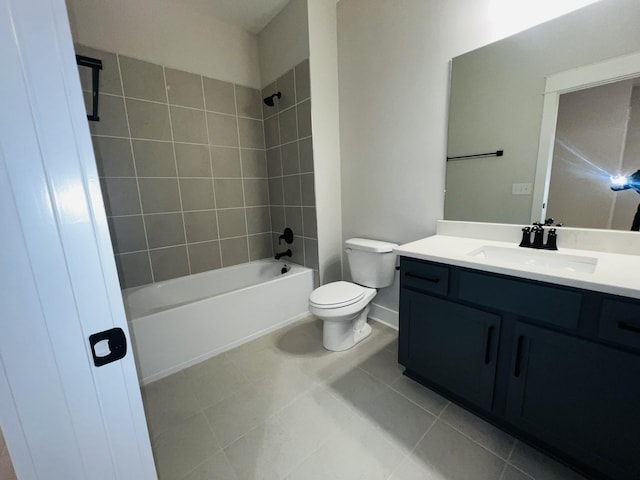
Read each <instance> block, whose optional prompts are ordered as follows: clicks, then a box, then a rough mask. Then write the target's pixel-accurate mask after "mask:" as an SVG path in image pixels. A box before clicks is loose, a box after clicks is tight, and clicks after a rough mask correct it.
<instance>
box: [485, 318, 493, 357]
mask: <svg viewBox="0 0 640 480" xmlns="http://www.w3.org/2000/svg"><path fill="white" fill-rule="evenodd" d="M492 338H493V325H490V326H489V328H488V329H487V341H486V346H485V348H484V364H485V365H489V364H490V363H491V339H492Z"/></svg>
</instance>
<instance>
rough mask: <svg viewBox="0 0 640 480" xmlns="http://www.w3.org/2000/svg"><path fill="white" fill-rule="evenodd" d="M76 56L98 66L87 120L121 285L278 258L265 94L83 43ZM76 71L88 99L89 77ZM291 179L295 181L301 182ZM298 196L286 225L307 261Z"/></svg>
mask: <svg viewBox="0 0 640 480" xmlns="http://www.w3.org/2000/svg"><path fill="white" fill-rule="evenodd" d="M76 51H77V53H79V54H82V55H87V56H90V57H96V58H100V59H101V60H102V62H103V70H102V71H101V81H100V83H101V85H100V99H99V102H100V104H99V105H100V109H99V116H100V122H90V123H89V125H90V130H91V134H92V138H93V145H94V150H95V155H96V161H97V166H98V170H99V174H100V180H101V182H102V186H103V195H104V200H105V207H106V211H107V217H108V221H109V227H110V231H111V237H112V242H113V248H114V252H115V256H116V263H117V266H118V273H119V275H120V282H121V285H122V287H123V288H127V287H133V286H137V285H142V284H146V283H151V282H156V281H161V280H166V279H169V278H174V277H178V276H183V275H189V274H192V273H198V272H202V271H205V270H211V269H216V268H220V267H224V266H229V265H234V264H238V263H243V262H248V261H251V260H257V259H260V258H265V257H270V256H272V255H273V250H272V232H273V229H272V227H271V218H270V214H271V209H270V200H269V193H270V188H269V179H268V169H267V162H266V157H265V141H264V128H263V119H262V108H261V105H262V98H261V93H260V91H259V90H256V89H251V88H248V87H244V86H240V85H234V84H232V83H228V82H223V81H220V80H215V79H211V78H206V77H202V76H200V75H195V74H192V73H187V72H182V71H179V70H173V69H170V68H165V67H163V66H161V65H154V64H151V63H147V62H143V61H140V60H136V59H133V58H129V57H125V56H122V55H116V54H112V53H108V52H104V51H99V50H94V49H91V48H88V47H84V46H77V47H76ZM300 68H301V69H303V68H304V67H303V66H300ZM307 69H308V67H307ZM79 71H80V77H81V82H82V86H83V90H84V91H85V98H86V99H87V101H89V98H90V94H89V92H90V90H91V80H90V73H89V71H88V69H84V68H80V69H79ZM300 71H301V72H302V70H300ZM291 75H293V74H291ZM300 75H301V77H300V78H302V73H301V74H300ZM306 78H308V74H306ZM307 83H308V81H307ZM301 88H307V90H308V87H301ZM291 95H293V92H292V91H287V96H288V97H290V96H291ZM307 97H308V94H307ZM298 108H299V109H300V110H301V112H302V114H303V115H304V114H305V113H304V108H305V107H304V106H303V105H300V106H299V107H293V110H292V112H291V113H289V114H288V116H289V120H288V121H289V124H290V126H289V127H287V128H293V129H295V125H296V121H297V119H296V112H297V109H298ZM283 114H286V112H283ZM276 121H277V117H276ZM305 121H306V122H307V124H308V119H305V120H303V121H302V122H301V124H304V122H305ZM289 135H293V134H289ZM296 138H297V137H296ZM306 148H308V147H306ZM308 163H309V160H305V164H308ZM295 173H296V176H295V179H294V178H290V179H288V180H287V182H288V183H289V182H290V183H292V184H293V183H296V182H298V183H299V184H300V183H301V178H302V175H300V172H299V171H296V172H295ZM279 178H280V179H281V181H282V179H283V178H288V177H282V172H280V175H279ZM307 183H308V182H307ZM291 188H294V187H291ZM297 192H298V193H296V194H294V195H291V194H290V193H289V194H288V195H287V198H289V200H290V201H292V202H295V205H296V207H295V210H296V212H295V213H293V210H292V212H291V213H290V214H289V215H290V217H289V218H291V219H293V218H295V219H296V222H297V224H296V225H297V226H296V228H297V233H298V235H299V238H298V239H296V243H297V245H296V247H297V246H298V245H300V247H301V249H300V252H299V253H298V261H299V262H300V263H302V262H303V261H304V257H303V253H302V244H303V242H305V241H312V239H315V235H313V236H311V228H312V223H313V222H311V221H310V218H307V221H306V225H307V229H308V233H309V236H308V237H305V236H303V232H302V227H301V226H300V225H301V222H302V209H303V207H302V203H301V202H302V196H301V189H300V186H298V188H297ZM312 196H313V195H311V197H312ZM307 197H309V195H307ZM311 197H309V198H311ZM282 198H283V194H282V192H281V193H280V196H279V203H278V207H279V208H280V209H281V210H282V214H283V215H284V211H283V210H284V208H285V204H283V201H282ZM293 205H294V204H291V205H288V204H287V208H288V207H289V206H291V207H293ZM311 206H312V205H311V204H309V207H311ZM309 215H310V213H308V214H307V217H309ZM283 222H284V219H283ZM313 241H315V240H313ZM310 251H311V248H310ZM316 257H317V255H316ZM312 258H313V255H310V256H309V261H312ZM316 263H317V261H316ZM316 268H317V266H316Z"/></svg>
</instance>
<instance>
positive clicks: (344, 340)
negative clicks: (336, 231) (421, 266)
mask: <svg viewBox="0 0 640 480" xmlns="http://www.w3.org/2000/svg"><path fill="white" fill-rule="evenodd" d="M394 247H397V245H396V244H395V243H389V242H380V241H378V240H368V239H366V238H351V239H349V240H347V241H346V242H345V252H346V253H347V259H348V261H349V268H350V269H351V277H352V278H353V281H354V282H355V283H352V282H343V281H340V282H332V283H328V284H326V285H323V286H321V287H319V288H316V289H315V290H314V291H313V292H311V295H309V311H310V312H311V313H312V314H314V315H315V316H316V317H318V318H319V319H321V320H323V321H324V325H323V328H322V343H323V344H324V348H326V349H327V350H331V351H334V352H340V351H342V350H347V349H349V348H351V347H353V346H354V345H355V344H356V343H358V342H360V341H362V340H364V339H365V338H366V337H367V336H368V335H369V334H370V333H371V326H370V325H369V324H368V323H367V314H368V313H369V310H370V309H371V307H370V305H369V303H371V300H373V297H375V296H376V293H378V291H377V290H376V289H378V288H383V287H388V286H389V285H391V284H392V283H393V276H394V274H395V267H396V254H395V253H394V252H393V248H394Z"/></svg>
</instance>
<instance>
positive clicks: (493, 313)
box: [398, 257, 640, 480]
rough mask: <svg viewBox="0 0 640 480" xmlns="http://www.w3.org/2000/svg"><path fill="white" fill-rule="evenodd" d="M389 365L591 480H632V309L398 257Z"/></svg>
mask: <svg viewBox="0 0 640 480" xmlns="http://www.w3.org/2000/svg"><path fill="white" fill-rule="evenodd" d="M398 359H399V362H400V364H402V365H404V366H405V367H406V370H405V374H406V375H408V376H410V377H411V378H414V379H415V380H417V381H419V382H421V383H424V384H425V385H427V386H428V387H431V388H433V389H435V390H437V391H438V392H440V393H441V394H443V395H444V396H446V397H448V398H450V399H451V400H453V401H455V402H456V403H459V404H460V405H462V406H464V407H466V408H469V409H471V410H473V411H474V412H475V413H476V414H478V415H480V416H482V417H483V418H485V419H487V420H488V421H490V422H492V423H493V424H495V425H497V426H499V427H501V428H503V429H504V430H506V431H508V432H509V433H511V434H512V435H515V436H517V437H518V438H520V439H522V440H524V441H526V442H528V443H531V444H533V445H536V446H538V447H539V448H541V449H543V450H545V451H546V452H547V453H549V454H551V455H553V456H555V457H557V458H559V459H560V460H563V461H565V462H566V463H567V464H569V465H571V466H573V467H574V468H576V469H577V470H579V471H581V472H582V473H583V474H585V475H586V476H588V477H589V478H594V479H612V480H640V300H634V299H629V298H622V297H618V296H615V295H607V294H603V293H599V292H595V291H588V290H582V289H577V288H570V287H564V286H560V285H554V284H551V283H546V282H538V281H532V280H527V279H522V278H518V277H511V276H506V275H499V274H494V273H489V272H484V271H480V270H475V269H470V268H463V267H457V266H452V265H446V264H442V263H435V262H428V261H424V260H417V259H413V258H408V257H401V260H400V332H399V348H398Z"/></svg>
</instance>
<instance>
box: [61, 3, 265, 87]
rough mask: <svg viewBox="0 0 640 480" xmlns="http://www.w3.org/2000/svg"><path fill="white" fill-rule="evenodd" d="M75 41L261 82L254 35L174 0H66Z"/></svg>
mask: <svg viewBox="0 0 640 480" xmlns="http://www.w3.org/2000/svg"><path fill="white" fill-rule="evenodd" d="M66 3H67V9H68V11H69V19H70V22H71V30H72V33H73V39H74V41H75V42H77V43H81V44H83V45H88V46H90V47H94V48H99V49H102V50H106V51H109V52H114V53H120V54H123V55H128V56H131V57H134V58H138V59H141V60H146V61H149V62H152V63H156V64H159V65H165V66H169V67H173V68H176V69H179V70H185V71H187V72H193V73H198V74H201V75H205V76H208V77H212V78H216V79H219V80H225V81H228V82H233V83H237V84H240V85H246V86H248V87H253V88H260V70H259V63H258V39H257V36H256V35H253V34H251V33H248V32H246V31H244V30H242V29H240V28H238V27H235V26H233V25H230V24H227V23H224V22H222V21H220V20H218V19H216V18H215V17H213V16H210V15H209V16H208V15H204V14H201V13H199V12H196V11H195V10H193V9H192V8H190V7H189V6H188V5H185V4H184V3H182V2H178V1H175V0H135V1H131V0H108V1H105V0H66Z"/></svg>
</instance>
